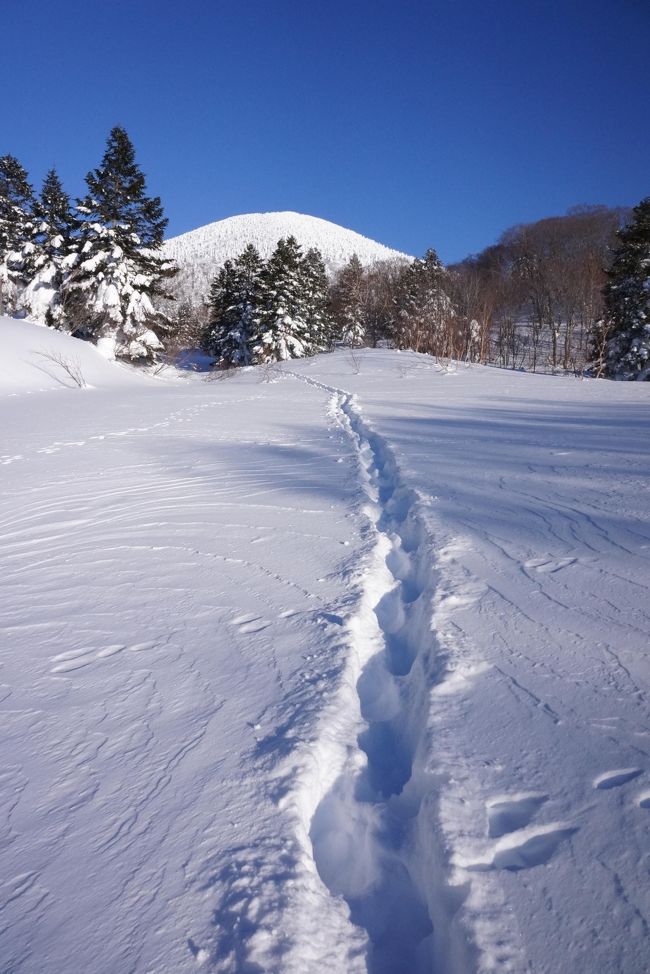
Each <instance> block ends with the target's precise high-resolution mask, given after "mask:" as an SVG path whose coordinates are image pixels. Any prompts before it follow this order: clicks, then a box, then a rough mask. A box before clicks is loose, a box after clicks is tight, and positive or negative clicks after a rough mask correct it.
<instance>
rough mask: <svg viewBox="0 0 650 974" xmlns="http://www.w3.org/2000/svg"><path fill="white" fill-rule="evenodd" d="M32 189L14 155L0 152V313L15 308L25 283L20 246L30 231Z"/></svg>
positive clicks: (32, 226) (27, 240)
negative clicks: (2, 154) (0, 153)
mask: <svg viewBox="0 0 650 974" xmlns="http://www.w3.org/2000/svg"><path fill="white" fill-rule="evenodd" d="M33 202H34V192H33V190H32V187H31V186H30V184H29V180H28V177H27V171H26V170H25V169H24V168H23V167H22V166H21V164H20V163H19V162H18V160H17V159H16V158H15V157H14V156H9V155H7V156H0V314H2V313H7V312H9V313H11V312H13V311H15V310H16V308H17V305H18V301H19V297H20V293H21V291H22V289H23V287H24V286H25V285H26V283H27V278H26V277H25V265H24V257H23V250H24V248H25V246H26V245H27V244H28V243H29V242H30V240H31V238H32V235H33V232H34V220H33V215H32V205H33Z"/></svg>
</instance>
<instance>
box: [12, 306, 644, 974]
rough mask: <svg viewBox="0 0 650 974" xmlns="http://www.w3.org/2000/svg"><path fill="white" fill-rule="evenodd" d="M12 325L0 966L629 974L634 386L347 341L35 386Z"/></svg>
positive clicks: (634, 927)
mask: <svg viewBox="0 0 650 974" xmlns="http://www.w3.org/2000/svg"><path fill="white" fill-rule="evenodd" d="M0 324H1V325H2V327H5V323H0ZM11 328H24V329H26V330H25V331H23V332H17V331H16V332H11ZM30 328H31V326H29V325H28V324H26V323H24V322H17V323H11V324H10V326H9V330H7V331H5V332H4V334H5V335H9V334H11V335H12V336H13V337H12V339H11V340H12V342H13V346H12V356H13V357H14V361H15V362H17V363H19V364H14V365H12V366H11V367H10V368H9V369H7V370H6V374H8V375H11V373H12V371H16V372H17V371H18V369H20V370H22V375H23V381H24V383H25V387H24V388H25V391H28V390H29V389H30V388H31V389H32V390H33V391H32V394H31V395H29V396H27V395H16V394H12V392H15V391H16V388H15V386H14V385H10V380H9V379H7V380H6V385H5V393H6V394H5V395H4V397H3V398H2V400H1V401H0V408H2V412H3V423H2V430H3V433H2V445H1V447H0V453H1V454H2V457H3V458H4V459H5V464H4V465H3V467H2V483H1V484H0V563H1V569H2V573H3V578H4V579H5V583H4V585H3V588H2V591H1V592H0V602H1V603H2V604H1V610H2V611H1V618H2V623H1V624H0V625H1V635H2V639H1V641H0V664H1V669H0V684H1V686H0V722H1V725H2V729H3V737H2V739H3V745H2V751H1V753H0V776H1V778H0V780H2V782H3V785H4V787H3V789H2V791H1V792H0V796H1V800H2V803H3V809H4V814H3V819H2V820H3V822H4V823H5V824H4V828H3V830H2V831H1V832H0V854H1V855H2V865H3V880H2V883H1V885H0V913H1V919H2V921H3V922H2V924H0V955H1V956H2V960H3V964H4V965H5V967H6V968H7V969H8V970H11V971H12V974H13V972H20V974H32V972H34V974H36V972H39V974H40V971H42V970H43V969H47V970H48V972H52V974H59V972H60V974H63V972H66V974H67V972H68V971H69V970H70V969H71V967H74V968H75V969H82V970H84V971H88V972H90V974H113V972H114V971H115V970H127V969H128V970H133V971H138V972H139V971H142V972H144V971H150V970H155V971H156V972H157V974H166V972H170V974H171V972H174V974H178V972H183V971H187V972H191V971H195V970H197V969H199V970H213V971H217V972H220V974H221V972H224V974H234V972H243V971H249V972H256V971H265V972H267V971H268V972H273V974H294V972H295V974H298V972H300V974H306V972H312V971H313V972H314V974H316V972H321V971H325V970H327V971H332V972H341V974H343V972H346V974H347V972H357V971H358V972H363V971H368V972H370V974H398V972H400V974H401V972H403V971H405V970H408V971H409V972H411V971H412V972H415V974H420V972H424V971H433V972H440V971H444V972H445V974H470V972H476V974H479V972H480V974H483V972H487V971H498V972H500V974H519V972H523V971H534V972H535V974H538V972H548V974H563V972H566V974H569V972H571V974H573V972H577V974H591V972H592V971H594V970H607V971H609V970H612V971H614V970H616V971H619V972H622V974H638V972H640V971H642V970H644V969H645V966H646V958H647V945H648V917H650V903H649V902H648V894H647V889H648V887H647V866H648V857H647V850H648V840H649V838H650V816H649V815H648V808H650V791H649V790H648V770H649V769H650V761H649V760H648V756H649V753H650V743H649V732H648V726H649V722H648V682H649V679H650V672H649V666H648V629H649V628H650V619H649V618H648V605H650V598H648V592H649V590H650V571H649V557H648V555H649V552H650V531H649V530H648V520H649V519H648V513H649V512H648V494H647V477H648V474H649V473H650V471H649V470H648V464H647V445H646V444H647V425H648V401H647V395H648V393H647V390H646V389H645V388H643V387H632V386H623V385H621V384H613V383H605V382H599V383H596V382H578V381H576V380H573V379H565V378H554V377H551V376H537V377H535V376H527V375H520V374H513V373H506V372H499V371H497V370H492V369H474V368H472V369H464V368H462V369H456V370H451V371H449V370H443V369H441V368H439V367H438V366H436V364H435V363H434V362H432V361H431V360H430V359H427V358H425V357H423V356H417V355H413V354H400V353H395V352H387V351H376V352H371V351H364V352H363V353H360V367H359V362H356V363H351V362H350V361H349V360H348V357H347V356H346V354H345V353H335V354H333V355H329V356H321V357H319V358H317V359H312V360H305V361H301V362H292V363H291V364H290V366H289V365H288V364H286V365H284V366H280V367H278V368H277V369H275V370H274V371H273V374H272V376H271V375H267V374H266V373H265V372H264V370H255V369H250V370H242V371H241V373H239V374H237V375H236V376H235V377H234V378H230V379H228V380H227V381H224V382H219V383H205V382H203V381H201V380H200V379H199V378H198V377H196V376H195V377H190V378H189V379H187V380H181V379H179V380H166V381H161V380H160V379H153V378H150V377H146V376H142V375H139V376H138V375H136V376H133V374H132V373H130V372H129V371H128V370H125V369H123V368H120V367H118V366H115V365H114V364H113V363H108V362H105V361H102V360H101V359H100V357H98V361H99V364H98V365H97V372H96V374H95V375H94V378H93V381H92V385H93V386H94V387H95V388H88V389H83V390H82V389H78V388H76V387H75V388H73V387H69V388H65V387H63V386H62V385H60V384H59V383H56V382H55V381H54V380H52V384H51V385H47V386H45V385H43V388H44V389H46V390H47V394H43V395H41V394H40V393H39V394H37V393H36V390H37V389H40V388H41V385H40V383H41V379H40V376H39V375H38V372H37V371H36V372H35V371H34V369H33V366H32V364H31V360H30V359H29V356H28V354H27V351H28V349H29V348H31V347H32V342H33V332H32V331H31V330H30ZM37 331H38V332H39V334H40V333H41V332H45V330H44V329H37ZM45 334H46V335H47V336H48V337H49V336H50V335H52V334H53V333H50V332H45ZM55 338H56V340H57V341H61V342H62V343H63V346H65V349H68V350H72V349H74V350H75V352H76V350H77V346H78V345H80V343H76V342H74V341H73V340H71V339H68V338H66V336H62V335H58V336H55ZM21 341H22V345H21V344H20V343H21ZM63 346H62V347H63ZM86 348H87V346H83V345H81V348H80V349H79V354H84V353H85V349H86ZM82 350H84V351H83V352H82ZM89 351H91V352H93V353H94V350H92V349H91V350H89ZM25 363H27V364H25ZM269 378H272V381H260V380H268V379H269ZM54 389H57V390H58V391H57V394H56V395H53V394H52V393H53V390H54Z"/></svg>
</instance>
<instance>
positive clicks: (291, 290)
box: [252, 237, 311, 362]
mask: <svg viewBox="0 0 650 974" xmlns="http://www.w3.org/2000/svg"><path fill="white" fill-rule="evenodd" d="M303 287H304V280H303V275H302V251H301V249H300V244H299V243H298V241H297V240H296V238H295V237H287V239H286V240H284V239H282V240H279V241H278V244H277V246H276V248H275V250H274V251H273V253H272V254H271V257H270V258H269V260H268V261H267V263H266V266H265V268H264V271H263V273H262V277H261V306H260V307H261V310H260V321H259V334H258V337H257V339H256V341H255V342H254V344H253V349H252V352H253V360H254V361H255V362H277V361H284V360H285V359H289V358H302V357H303V356H304V355H308V354H309V351H310V348H311V337H310V334H309V324H308V322H307V320H306V313H305V312H306V309H305V300H304V293H303Z"/></svg>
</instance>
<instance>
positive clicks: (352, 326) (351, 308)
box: [333, 254, 366, 346]
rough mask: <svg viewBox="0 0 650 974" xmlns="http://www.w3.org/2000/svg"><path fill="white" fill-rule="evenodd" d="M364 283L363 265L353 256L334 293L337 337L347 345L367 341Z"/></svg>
mask: <svg viewBox="0 0 650 974" xmlns="http://www.w3.org/2000/svg"><path fill="white" fill-rule="evenodd" d="M364 281H365V272H364V269H363V265H362V264H361V261H360V260H359V258H358V257H357V255H356V254H352V256H351V257H350V260H349V261H348V262H347V264H346V265H345V267H343V268H342V269H341V271H340V272H339V275H338V277H337V280H336V284H335V286H334V292H333V305H334V317H335V321H336V337H337V339H338V340H339V341H341V342H345V344H346V345H355V346H358V345H363V343H364V341H365V339H366V320H365V318H366V316H365V308H364V300H363V295H364Z"/></svg>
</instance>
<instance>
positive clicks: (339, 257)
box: [164, 212, 411, 302]
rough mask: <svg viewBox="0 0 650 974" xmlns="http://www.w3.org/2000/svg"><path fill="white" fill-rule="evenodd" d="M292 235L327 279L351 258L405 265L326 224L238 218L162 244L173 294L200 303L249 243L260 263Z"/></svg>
mask: <svg viewBox="0 0 650 974" xmlns="http://www.w3.org/2000/svg"><path fill="white" fill-rule="evenodd" d="M289 236H294V237H295V238H296V239H297V241H298V243H299V244H300V245H301V246H302V248H303V250H304V251H306V250H309V248H310V247H317V248H318V250H320V252H321V254H322V255H323V260H324V261H325V266H326V268H327V271H328V273H329V274H330V275H332V274H334V273H335V272H336V271H337V270H339V268H341V267H343V265H344V264H346V263H347V262H348V260H349V259H350V257H351V256H352V254H356V255H357V257H358V258H359V260H360V261H361V263H362V264H365V265H369V264H374V263H377V262H378V261H383V260H399V261H408V260H411V258H410V257H408V256H407V255H406V254H402V253H400V252H399V251H397V250H391V248H390V247H385V246H384V245H383V244H380V243H377V242H376V241H374V240H370V239H369V238H368V237H363V236H362V235H361V234H360V233H355V231H354V230H347V229H346V228H345V227H340V226H338V225H337V224H336V223H330V222H329V220H322V219H320V217H316V216H306V215H305V214H304V213H291V212H285V213H244V214H242V215H240V216H231V217H228V219H226V220H218V221H217V222H216V223H209V224H207V226H204V227H199V228H198V229H197V230H190V231H189V232H188V233H183V234H181V235H180V236H178V237H172V238H171V239H170V240H167V241H166V242H165V244H164V251H165V254H166V256H167V257H171V258H173V259H174V260H175V261H176V262H177V263H178V265H179V267H180V272H179V274H178V279H177V283H175V285H174V287H175V290H176V292H177V294H178V296H179V297H180V298H189V299H190V300H193V301H195V302H196V301H201V300H203V299H204V298H205V297H206V296H207V294H208V291H209V289H210V282H211V280H212V278H213V277H214V275H215V273H216V271H217V270H218V269H219V267H221V265H222V264H223V263H224V262H225V261H226V260H232V259H233V258H235V257H237V256H238V254H240V253H241V252H242V250H243V249H244V248H245V247H246V246H247V244H253V245H254V246H255V247H256V248H257V250H258V251H259V253H260V256H261V257H262V258H264V259H266V258H267V257H269V256H270V255H271V253H272V252H273V250H274V249H275V245H276V244H277V242H278V240H279V239H280V238H281V237H289Z"/></svg>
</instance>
